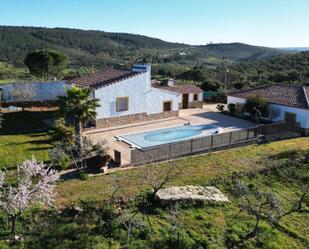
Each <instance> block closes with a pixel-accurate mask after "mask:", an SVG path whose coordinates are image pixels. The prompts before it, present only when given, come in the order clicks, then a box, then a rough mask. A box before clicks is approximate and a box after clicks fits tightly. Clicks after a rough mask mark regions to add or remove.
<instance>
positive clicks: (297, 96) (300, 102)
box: [228, 84, 309, 109]
mask: <svg viewBox="0 0 309 249" xmlns="http://www.w3.org/2000/svg"><path fill="white" fill-rule="evenodd" d="M228 95H229V96H233V97H238V98H247V97H250V96H255V95H260V96H262V97H264V98H265V99H266V100H267V101H268V102H269V103H275V104H281V105H287V106H291V107H298V108H303V109H309V99H308V98H309V87H308V86H293V85H280V84H278V85H271V86H265V87H259V88H254V89H248V90H242V91H237V92H233V93H229V94H228Z"/></svg>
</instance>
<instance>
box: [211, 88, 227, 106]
mask: <svg viewBox="0 0 309 249" xmlns="http://www.w3.org/2000/svg"><path fill="white" fill-rule="evenodd" d="M211 101H212V102H220V103H226V95H225V93H224V92H223V91H221V90H220V91H218V92H217V94H215V95H213V96H212V97H211Z"/></svg>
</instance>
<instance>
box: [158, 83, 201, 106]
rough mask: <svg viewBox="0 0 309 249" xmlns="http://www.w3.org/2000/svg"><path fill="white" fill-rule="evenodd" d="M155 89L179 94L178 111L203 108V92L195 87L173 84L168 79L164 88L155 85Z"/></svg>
mask: <svg viewBox="0 0 309 249" xmlns="http://www.w3.org/2000/svg"><path fill="white" fill-rule="evenodd" d="M155 87H157V88H159V89H161V90H166V91H170V92H175V93H178V94H179V97H178V103H179V109H188V108H203V90H202V89H201V88H199V87H197V86H195V85H187V84H175V83H174V80H172V79H170V80H168V82H167V85H166V86H160V85H156V86H155Z"/></svg>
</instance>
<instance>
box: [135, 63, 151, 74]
mask: <svg viewBox="0 0 309 249" xmlns="http://www.w3.org/2000/svg"><path fill="white" fill-rule="evenodd" d="M132 72H149V73H150V74H151V65H150V64H134V65H133V67H132Z"/></svg>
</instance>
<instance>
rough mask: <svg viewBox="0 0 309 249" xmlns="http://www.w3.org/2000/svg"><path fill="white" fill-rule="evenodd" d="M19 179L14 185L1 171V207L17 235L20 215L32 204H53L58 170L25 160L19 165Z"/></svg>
mask: <svg viewBox="0 0 309 249" xmlns="http://www.w3.org/2000/svg"><path fill="white" fill-rule="evenodd" d="M17 178H18V181H17V183H16V184H15V185H14V186H12V185H10V184H9V183H8V182H7V177H6V175H5V173H4V172H3V171H0V209H1V210H3V211H4V212H5V213H6V214H7V215H8V217H9V219H10V221H11V234H12V236H13V238H14V239H15V237H16V223H17V219H18V217H20V215H21V214H22V213H23V212H24V211H25V210H27V209H28V208H29V207H31V206H32V205H37V204H42V205H49V206H50V205H52V203H53V201H54V196H55V191H54V188H55V181H56V171H55V170H53V169H51V168H50V167H46V166H45V165H44V163H42V162H38V161H37V160H36V159H35V158H34V157H33V158H32V160H26V161H24V162H23V163H22V164H21V165H20V166H19V167H18V176H17Z"/></svg>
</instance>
